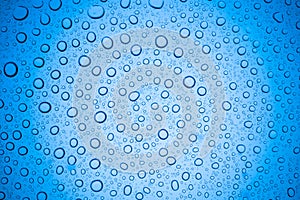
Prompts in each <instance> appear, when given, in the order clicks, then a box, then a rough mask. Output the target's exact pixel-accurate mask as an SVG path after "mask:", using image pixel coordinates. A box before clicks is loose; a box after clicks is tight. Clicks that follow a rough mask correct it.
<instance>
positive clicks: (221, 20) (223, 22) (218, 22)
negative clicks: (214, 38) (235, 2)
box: [216, 17, 226, 26]
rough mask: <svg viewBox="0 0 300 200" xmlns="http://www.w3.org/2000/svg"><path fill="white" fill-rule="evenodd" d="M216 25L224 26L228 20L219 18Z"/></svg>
mask: <svg viewBox="0 0 300 200" xmlns="http://www.w3.org/2000/svg"><path fill="white" fill-rule="evenodd" d="M216 23H217V25H218V26H223V25H224V24H225V23H226V19H225V18H224V17H218V18H217V21H216Z"/></svg>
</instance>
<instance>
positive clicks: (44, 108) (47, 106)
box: [39, 102, 51, 113]
mask: <svg viewBox="0 0 300 200" xmlns="http://www.w3.org/2000/svg"><path fill="white" fill-rule="evenodd" d="M50 110H51V104H50V103H48V102H42V103H40V104H39V111H40V112H41V113H48V112H50Z"/></svg>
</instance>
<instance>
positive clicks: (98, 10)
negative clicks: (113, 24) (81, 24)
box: [87, 5, 105, 19]
mask: <svg viewBox="0 0 300 200" xmlns="http://www.w3.org/2000/svg"><path fill="white" fill-rule="evenodd" d="M87 13H88V16H89V17H90V18H92V19H100V18H101V17H103V16H104V13H105V10H104V8H103V7H102V6H100V5H93V6H92V7H90V8H89V9H88V11H87Z"/></svg>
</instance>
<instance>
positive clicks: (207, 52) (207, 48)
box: [202, 45, 211, 54]
mask: <svg viewBox="0 0 300 200" xmlns="http://www.w3.org/2000/svg"><path fill="white" fill-rule="evenodd" d="M210 51H211V48H210V46H209V45H203V47H202V52H203V53H204V54H209V53H210Z"/></svg>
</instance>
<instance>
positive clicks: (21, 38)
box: [16, 32, 27, 43]
mask: <svg viewBox="0 0 300 200" xmlns="http://www.w3.org/2000/svg"><path fill="white" fill-rule="evenodd" d="M16 39H17V41H18V42H19V43H24V42H26V40H27V35H26V33H24V32H19V33H17V35H16Z"/></svg>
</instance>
